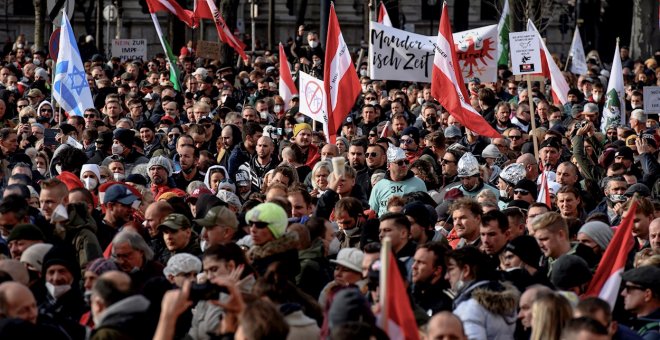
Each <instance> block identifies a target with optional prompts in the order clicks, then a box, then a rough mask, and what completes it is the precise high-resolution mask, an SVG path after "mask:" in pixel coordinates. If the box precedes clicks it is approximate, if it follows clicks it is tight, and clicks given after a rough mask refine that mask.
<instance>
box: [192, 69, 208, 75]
mask: <svg viewBox="0 0 660 340" xmlns="http://www.w3.org/2000/svg"><path fill="white" fill-rule="evenodd" d="M208 74H209V72H208V71H207V70H206V69H205V68H203V67H198V68H197V69H196V70H195V72H193V73H192V75H193V76H202V78H206V76H207V75H208Z"/></svg>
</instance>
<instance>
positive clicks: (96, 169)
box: [80, 164, 101, 182]
mask: <svg viewBox="0 0 660 340" xmlns="http://www.w3.org/2000/svg"><path fill="white" fill-rule="evenodd" d="M87 171H91V172H93V173H94V175H96V179H97V180H98V181H99V182H100V181H101V169H100V168H99V166H98V164H83V166H82V168H80V178H82V175H83V174H84V173H85V172H87Z"/></svg>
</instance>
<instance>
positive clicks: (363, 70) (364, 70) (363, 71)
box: [360, 69, 367, 77]
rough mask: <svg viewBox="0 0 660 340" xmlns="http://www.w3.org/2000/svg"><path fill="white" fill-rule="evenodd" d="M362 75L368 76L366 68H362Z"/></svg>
mask: <svg viewBox="0 0 660 340" xmlns="http://www.w3.org/2000/svg"><path fill="white" fill-rule="evenodd" d="M360 75H361V76H362V77H366V76H367V70H366V69H361V70H360Z"/></svg>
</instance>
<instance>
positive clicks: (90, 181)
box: [83, 177, 99, 191]
mask: <svg viewBox="0 0 660 340" xmlns="http://www.w3.org/2000/svg"><path fill="white" fill-rule="evenodd" d="M83 183H84V184H85V189H87V190H90V191H92V190H94V189H96V186H97V185H98V184H99V183H98V181H97V180H96V178H93V177H87V178H85V179H84V180H83Z"/></svg>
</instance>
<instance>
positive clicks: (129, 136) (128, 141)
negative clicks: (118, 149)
mask: <svg viewBox="0 0 660 340" xmlns="http://www.w3.org/2000/svg"><path fill="white" fill-rule="evenodd" d="M112 138H113V139H116V140H118V141H119V143H122V144H123V145H124V146H126V147H127V148H130V147H132V146H133V139H135V132H133V130H129V129H117V130H115V132H114V133H113V134H112Z"/></svg>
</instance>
